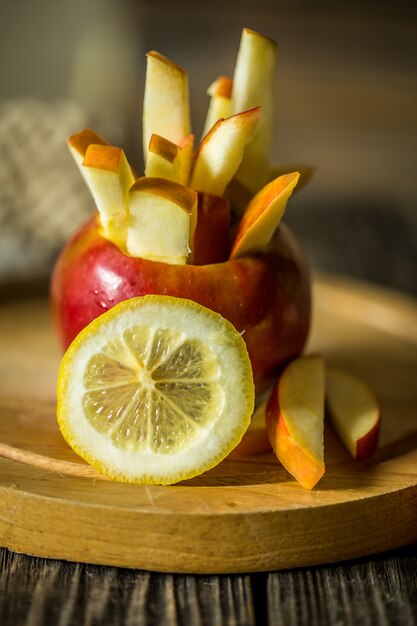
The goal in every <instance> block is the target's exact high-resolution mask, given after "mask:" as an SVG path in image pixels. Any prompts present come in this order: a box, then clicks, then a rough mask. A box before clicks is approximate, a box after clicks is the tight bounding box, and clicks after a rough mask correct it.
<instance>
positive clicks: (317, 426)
mask: <svg viewBox="0 0 417 626" xmlns="http://www.w3.org/2000/svg"><path fill="white" fill-rule="evenodd" d="M266 429H267V433H268V438H269V441H270V443H271V446H272V448H273V450H274V452H275V454H276V456H277V458H278V460H279V461H280V462H281V463H282V465H283V466H284V467H285V469H286V470H287V471H288V472H289V473H290V474H291V475H292V476H294V478H295V479H296V480H297V481H298V482H299V483H300V484H301V485H302V486H303V487H304V488H305V489H312V488H313V487H314V486H315V485H316V484H317V482H318V481H319V480H320V478H321V477H322V476H323V474H324V470H325V466H324V451H323V449H324V448H323V446H324V444H323V440H324V435H323V432H324V360H323V358H322V357H320V356H305V357H299V358H298V359H295V360H294V361H292V362H291V363H290V364H289V365H288V366H287V367H286V368H285V370H284V372H283V373H282V374H281V377H280V378H279V380H278V383H277V386H276V388H275V389H274V391H273V392H272V396H271V398H270V400H269V403H268V408H267V413H266Z"/></svg>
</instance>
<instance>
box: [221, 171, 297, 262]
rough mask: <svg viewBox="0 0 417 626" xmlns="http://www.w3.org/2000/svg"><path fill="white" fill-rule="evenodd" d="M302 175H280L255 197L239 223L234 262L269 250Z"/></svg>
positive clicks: (233, 250)
mask: <svg viewBox="0 0 417 626" xmlns="http://www.w3.org/2000/svg"><path fill="white" fill-rule="evenodd" d="M299 176H300V175H299V173H298V172H292V173H291V174H284V176H279V177H278V178H276V179H275V180H273V181H272V182H270V183H269V184H268V185H265V187H263V188H262V189H261V190H260V191H259V192H258V193H257V194H256V196H254V197H253V198H252V200H251V201H250V202H249V204H248V206H247V208H246V211H245V213H244V214H243V217H242V219H241V221H240V222H239V226H238V229H237V231H236V237H235V241H234V243H233V246H232V251H231V254H230V258H231V259H236V258H238V257H241V256H245V255H248V254H251V253H256V252H262V251H264V250H266V248H267V247H268V244H269V242H270V241H271V239H272V237H273V236H274V233H275V231H276V229H277V228H278V225H279V223H280V221H281V219H282V216H283V215H284V212H285V208H286V206H287V202H288V199H289V197H290V196H291V194H292V192H293V190H294V188H295V186H296V184H297V182H298V179H299Z"/></svg>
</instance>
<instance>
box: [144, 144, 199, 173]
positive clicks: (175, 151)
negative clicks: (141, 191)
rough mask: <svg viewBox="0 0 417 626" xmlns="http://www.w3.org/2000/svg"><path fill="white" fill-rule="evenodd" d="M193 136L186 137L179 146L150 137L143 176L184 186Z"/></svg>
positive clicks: (191, 152) (189, 163) (190, 159)
mask: <svg viewBox="0 0 417 626" xmlns="http://www.w3.org/2000/svg"><path fill="white" fill-rule="evenodd" d="M193 147H194V135H188V136H187V137H186V138H185V139H183V140H182V141H181V142H180V144H179V145H178V144H176V143H173V142H172V141H169V139H165V137H161V136H160V135H155V134H153V135H151V139H150V142H149V152H148V159H147V161H146V168H145V176H149V177H150V178H166V179H167V180H172V181H174V182H175V183H180V185H186V184H187V183H188V179H189V177H190V169H191V161H192V157H193Z"/></svg>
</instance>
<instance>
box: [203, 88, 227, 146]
mask: <svg viewBox="0 0 417 626" xmlns="http://www.w3.org/2000/svg"><path fill="white" fill-rule="evenodd" d="M232 86H233V81H232V79H231V78H229V77H228V76H219V78H217V79H216V80H215V81H214V82H213V83H211V85H210V87H209V88H208V90H207V93H208V95H209V96H210V103H209V107H208V111H207V116H206V121H205V122H204V130H203V137H204V136H205V135H207V133H208V132H209V130H211V129H212V128H213V126H214V124H215V123H216V122H218V121H219V120H220V119H222V118H225V117H230V116H231V115H232V114H233V111H232Z"/></svg>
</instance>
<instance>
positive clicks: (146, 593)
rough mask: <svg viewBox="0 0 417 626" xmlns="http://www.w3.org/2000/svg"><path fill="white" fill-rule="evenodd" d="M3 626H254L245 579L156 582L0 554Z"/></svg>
mask: <svg viewBox="0 0 417 626" xmlns="http://www.w3.org/2000/svg"><path fill="white" fill-rule="evenodd" d="M0 624H1V625H2V626H9V625H10V626H46V625H49V624H54V625H55V624H56V625H57V626H79V625H80V624H84V625H85V626H93V625H95V624H114V625H117V626H143V625H149V626H150V625H153V624H155V625H160V624H161V625H162V624H163V625H164V626H165V625H166V626H178V625H180V624H190V625H192V626H234V625H235V626H237V625H239V626H254V625H255V613H254V607H253V594H252V588H251V579H250V576H246V575H245V576H183V575H172V574H166V575H159V574H156V573H151V572H143V571H140V570H126V569H119V568H115V567H100V566H95V565H86V564H79V563H68V562H65V561H55V560H47V559H42V558H38V557H29V556H26V555H23V554H17V553H14V552H9V551H8V550H5V549H0Z"/></svg>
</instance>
